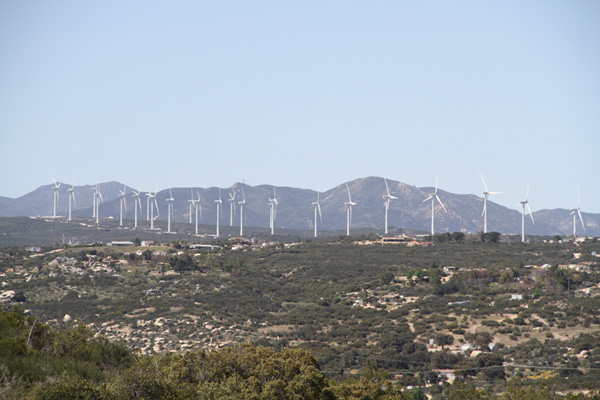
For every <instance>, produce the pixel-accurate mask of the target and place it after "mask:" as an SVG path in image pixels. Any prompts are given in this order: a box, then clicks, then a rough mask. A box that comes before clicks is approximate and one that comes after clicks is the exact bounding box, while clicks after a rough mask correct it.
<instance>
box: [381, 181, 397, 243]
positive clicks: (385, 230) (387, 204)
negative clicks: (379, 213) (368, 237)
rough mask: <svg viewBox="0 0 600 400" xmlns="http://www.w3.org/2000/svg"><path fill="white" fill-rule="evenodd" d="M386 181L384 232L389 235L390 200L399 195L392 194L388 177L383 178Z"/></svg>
mask: <svg viewBox="0 0 600 400" xmlns="http://www.w3.org/2000/svg"><path fill="white" fill-rule="evenodd" d="M383 180H384V182H385V190H386V192H387V193H386V194H384V195H383V200H384V201H385V203H384V205H385V229H384V232H385V234H386V235H387V233H388V210H389V208H390V200H392V199H394V200H395V199H397V197H395V196H392V195H391V194H390V187H389V186H388V183H387V179H385V178H383Z"/></svg>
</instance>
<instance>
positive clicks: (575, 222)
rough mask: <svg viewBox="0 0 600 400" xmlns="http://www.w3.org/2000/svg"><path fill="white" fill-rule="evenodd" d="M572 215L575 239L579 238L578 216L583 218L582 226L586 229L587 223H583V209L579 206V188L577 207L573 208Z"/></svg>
mask: <svg viewBox="0 0 600 400" xmlns="http://www.w3.org/2000/svg"><path fill="white" fill-rule="evenodd" d="M571 215H572V216H573V241H574V240H575V239H576V238H577V216H578V215H579V219H580V220H581V226H582V227H583V230H584V231H585V224H584V223H583V217H582V216H581V209H580V208H579V190H577V207H576V208H571Z"/></svg>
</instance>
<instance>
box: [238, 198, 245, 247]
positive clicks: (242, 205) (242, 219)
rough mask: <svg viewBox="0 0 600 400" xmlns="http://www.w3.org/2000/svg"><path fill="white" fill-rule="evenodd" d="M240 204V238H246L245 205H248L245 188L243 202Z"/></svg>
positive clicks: (239, 202)
mask: <svg viewBox="0 0 600 400" xmlns="http://www.w3.org/2000/svg"><path fill="white" fill-rule="evenodd" d="M238 204H239V205H240V236H244V204H246V195H245V194H244V188H242V201H238Z"/></svg>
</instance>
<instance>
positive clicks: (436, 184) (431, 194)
mask: <svg viewBox="0 0 600 400" xmlns="http://www.w3.org/2000/svg"><path fill="white" fill-rule="evenodd" d="M437 190H438V179H437V175H436V176H435V190H434V192H433V193H429V197H428V198H426V199H425V200H423V203H425V202H426V201H427V200H431V236H432V237H433V235H435V228H434V220H435V201H436V200H437V201H438V203H440V204H441V206H442V208H443V209H444V211H445V212H448V210H446V207H444V203H442V200H440V197H439V196H438V195H437Z"/></svg>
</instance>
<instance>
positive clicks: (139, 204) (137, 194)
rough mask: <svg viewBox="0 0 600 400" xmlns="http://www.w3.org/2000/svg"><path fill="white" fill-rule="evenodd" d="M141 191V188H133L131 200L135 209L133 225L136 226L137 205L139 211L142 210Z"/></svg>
mask: <svg viewBox="0 0 600 400" xmlns="http://www.w3.org/2000/svg"><path fill="white" fill-rule="evenodd" d="M141 192H142V190H141V189H140V190H138V191H137V192H136V191H135V190H134V191H133V202H134V206H133V209H134V210H135V225H134V226H135V227H136V228H137V226H138V207H139V208H140V213H141V212H142V199H140V193H141Z"/></svg>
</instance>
